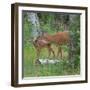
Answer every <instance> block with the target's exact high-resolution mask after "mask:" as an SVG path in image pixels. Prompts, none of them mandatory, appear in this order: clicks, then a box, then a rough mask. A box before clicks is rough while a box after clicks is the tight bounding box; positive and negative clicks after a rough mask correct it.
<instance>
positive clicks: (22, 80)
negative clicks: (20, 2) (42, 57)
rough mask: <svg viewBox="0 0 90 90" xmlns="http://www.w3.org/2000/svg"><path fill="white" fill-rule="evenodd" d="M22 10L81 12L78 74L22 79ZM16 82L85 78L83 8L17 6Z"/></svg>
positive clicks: (44, 81)
mask: <svg viewBox="0 0 90 90" xmlns="http://www.w3.org/2000/svg"><path fill="white" fill-rule="evenodd" d="M22 10H32V11H50V12H67V13H81V17H80V22H81V23H80V24H81V25H80V33H81V37H80V41H81V44H80V47H81V51H80V53H81V56H80V69H81V73H80V75H68V76H53V77H51V76H48V77H29V78H24V79H22ZM18 16H19V19H18V23H19V27H18V36H19V40H18V49H19V53H18V56H19V58H18V66H19V68H18V83H19V84H30V83H31V84H32V83H33V84H34V83H47V82H65V81H80V80H85V11H84V10H75V9H74V10H73V9H55V8H41V7H22V6H19V8H18Z"/></svg>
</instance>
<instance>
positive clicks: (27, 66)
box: [23, 44, 80, 77]
mask: <svg viewBox="0 0 90 90" xmlns="http://www.w3.org/2000/svg"><path fill="white" fill-rule="evenodd" d="M53 49H54V51H55V54H56V53H57V47H56V46H53ZM63 49H64V53H63V55H64V57H63V59H61V58H60V56H59V57H53V55H51V56H50V57H49V59H58V60H60V62H58V63H57V64H43V65H41V64H38V65H35V64H34V62H35V60H36V51H35V48H34V47H33V45H32V44H27V45H26V46H24V60H23V67H24V69H23V76H24V77H37V76H63V75H78V74H80V67H78V68H71V67H70V66H69V64H68V63H67V62H68V59H67V57H68V49H67V47H66V46H64V47H63ZM47 56H48V51H47V49H45V48H44V49H42V51H41V54H40V58H41V59H45V58H47Z"/></svg>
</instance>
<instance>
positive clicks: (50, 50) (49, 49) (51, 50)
mask: <svg viewBox="0 0 90 90" xmlns="http://www.w3.org/2000/svg"><path fill="white" fill-rule="evenodd" d="M48 52H49V56H48V57H50V55H51V52H52V54H53V57H55V53H54V51H53V49H52V48H51V46H48Z"/></svg>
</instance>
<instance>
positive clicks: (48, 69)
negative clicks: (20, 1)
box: [23, 12, 80, 77]
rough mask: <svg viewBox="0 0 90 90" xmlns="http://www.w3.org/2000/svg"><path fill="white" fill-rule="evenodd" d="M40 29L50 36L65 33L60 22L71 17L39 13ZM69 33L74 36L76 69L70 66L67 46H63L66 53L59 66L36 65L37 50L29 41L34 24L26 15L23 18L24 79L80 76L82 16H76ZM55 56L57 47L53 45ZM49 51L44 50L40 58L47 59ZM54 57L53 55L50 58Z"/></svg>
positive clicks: (70, 24) (70, 25)
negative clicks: (60, 32)
mask: <svg viewBox="0 0 90 90" xmlns="http://www.w3.org/2000/svg"><path fill="white" fill-rule="evenodd" d="M37 15H38V17H39V21H40V22H39V23H40V28H41V30H42V31H46V32H48V33H49V34H54V33H56V32H57V31H64V28H63V27H61V26H60V21H61V20H62V21H63V20H64V22H65V23H67V22H68V20H69V17H68V16H69V15H64V14H58V13H46V12H38V13H37ZM68 25H69V31H70V32H71V34H72V39H73V43H74V50H73V52H74V56H73V63H74V68H71V67H70V66H69V64H68V48H67V46H66V45H64V46H62V49H63V51H64V59H63V60H62V59H61V58H60V57H58V59H59V60H60V63H58V64H54V65H51V64H47V65H34V64H33V63H34V62H35V60H36V50H35V48H34V46H33V44H32V43H31V42H29V41H28V40H29V39H30V38H31V37H32V34H31V33H32V24H31V22H30V21H28V16H27V14H26V13H24V18H23V36H24V47H23V48H24V50H23V51H24V52H23V54H24V56H23V57H24V60H23V62H24V63H23V64H24V72H23V75H24V77H33V76H58V75H59V76H60V75H77V74H80V16H79V15H76V17H75V19H74V21H73V23H72V22H71V23H70V22H68ZM53 49H54V51H55V54H56V53H57V47H56V46H55V45H53ZM47 56H48V51H47V49H45V48H44V49H42V51H41V54H40V58H47ZM49 58H52V59H55V58H53V57H52V55H51V56H50V57H49ZM56 58H57V57H56Z"/></svg>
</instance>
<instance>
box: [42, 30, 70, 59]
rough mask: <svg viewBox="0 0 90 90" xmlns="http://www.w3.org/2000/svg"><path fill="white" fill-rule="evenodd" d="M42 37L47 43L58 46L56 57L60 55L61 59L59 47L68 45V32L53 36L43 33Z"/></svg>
mask: <svg viewBox="0 0 90 90" xmlns="http://www.w3.org/2000/svg"><path fill="white" fill-rule="evenodd" d="M43 37H44V38H45V39H46V40H47V41H48V42H49V43H55V44H56V45H57V46H58V52H57V57H58V56H59V54H61V58H62V49H61V45H68V44H69V43H70V34H69V32H68V31H63V32H57V33H56V34H54V35H49V34H48V33H44V34H43Z"/></svg>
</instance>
